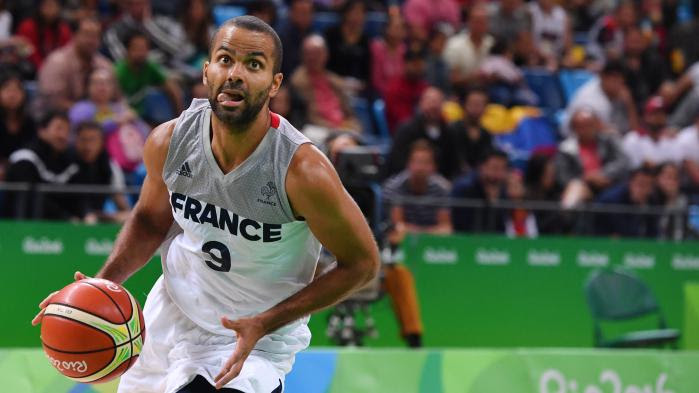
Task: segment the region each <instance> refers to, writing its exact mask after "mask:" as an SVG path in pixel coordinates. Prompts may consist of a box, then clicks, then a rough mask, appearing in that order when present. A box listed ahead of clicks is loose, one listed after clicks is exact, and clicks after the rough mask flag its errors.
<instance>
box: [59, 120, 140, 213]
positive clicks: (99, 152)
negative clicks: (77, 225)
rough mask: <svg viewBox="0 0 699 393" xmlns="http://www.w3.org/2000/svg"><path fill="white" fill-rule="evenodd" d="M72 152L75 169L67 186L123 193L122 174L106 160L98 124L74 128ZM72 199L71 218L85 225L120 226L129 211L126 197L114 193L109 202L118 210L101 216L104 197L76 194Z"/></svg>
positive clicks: (81, 125) (101, 195)
mask: <svg viewBox="0 0 699 393" xmlns="http://www.w3.org/2000/svg"><path fill="white" fill-rule="evenodd" d="M75 152H76V159H77V164H78V168H79V169H78V171H77V173H76V174H75V175H74V176H73V177H71V179H70V182H71V183H73V184H90V185H104V186H112V187H114V188H115V189H122V190H123V188H124V186H125V182H124V174H123V172H122V171H121V169H120V168H119V166H118V165H116V163H114V162H112V161H111V160H110V159H109V156H108V155H107V151H106V150H105V149H104V137H103V135H102V128H101V127H100V125H99V124H98V123H95V122H84V123H80V124H79V125H78V126H77V129H76V130H75ZM75 199H76V200H75V202H74V206H73V208H74V210H75V214H76V215H77V216H78V217H79V218H80V219H82V220H83V221H84V222H86V223H89V224H94V223H96V222H97V221H118V222H123V221H124V220H125V219H126V216H127V214H128V211H129V210H130V207H129V204H128V202H127V200H126V196H125V195H124V194H123V193H121V192H118V191H116V192H115V193H114V194H112V199H113V200H114V203H115V204H116V206H117V208H118V209H119V210H118V212H117V213H115V214H105V213H103V207H104V202H105V200H106V199H107V194H79V195H78V196H77V197H76V198H75Z"/></svg>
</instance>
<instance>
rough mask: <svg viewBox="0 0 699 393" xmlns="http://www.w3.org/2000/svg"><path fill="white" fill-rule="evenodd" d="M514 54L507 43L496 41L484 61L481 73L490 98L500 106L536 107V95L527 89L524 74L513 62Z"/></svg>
mask: <svg viewBox="0 0 699 393" xmlns="http://www.w3.org/2000/svg"><path fill="white" fill-rule="evenodd" d="M513 56H514V53H513V51H512V48H511V47H510V45H509V44H508V43H507V42H504V41H496V42H495V44H494V45H493V47H492V48H491V49H490V54H489V55H488V57H486V58H485V60H483V63H481V66H480V73H481V74H482V75H483V80H484V81H487V83H488V86H489V90H490V97H491V99H492V100H493V101H494V102H495V103H498V104H501V105H504V106H507V107H510V106H513V105H530V106H535V105H536V104H537V103H538V99H537V98H536V95H535V94H534V93H533V92H532V91H531V90H530V89H529V88H528V87H527V85H526V83H525V81H524V74H523V73H522V70H520V69H519V68H518V67H517V66H516V65H515V63H514V62H513V61H512V59H513Z"/></svg>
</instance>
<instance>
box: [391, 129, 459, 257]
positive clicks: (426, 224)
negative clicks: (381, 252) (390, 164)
mask: <svg viewBox="0 0 699 393" xmlns="http://www.w3.org/2000/svg"><path fill="white" fill-rule="evenodd" d="M449 188H450V186H449V181H448V180H447V179H445V178H444V177H442V176H441V175H439V174H437V173H436V165H435V154H434V150H433V149H432V145H431V144H430V142H428V141H426V140H424V139H420V140H417V141H415V142H414V143H413V144H412V145H411V146H410V151H409V154H408V161H407V165H406V167H405V169H404V170H403V171H401V172H400V173H399V174H397V175H395V176H393V177H391V178H390V179H388V180H387V181H386V183H385V184H384V198H385V199H386V201H387V203H388V205H389V206H390V213H389V216H390V218H391V225H392V229H391V231H390V232H389V234H388V239H389V242H390V243H391V244H393V245H399V244H400V243H401V242H402V241H403V238H404V237H405V235H406V234H408V233H433V234H449V233H451V218H450V214H449V209H448V208H446V207H444V206H441V205H439V204H417V203H410V202H401V201H400V197H448V196H449Z"/></svg>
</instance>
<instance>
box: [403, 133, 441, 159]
mask: <svg viewBox="0 0 699 393" xmlns="http://www.w3.org/2000/svg"><path fill="white" fill-rule="evenodd" d="M417 151H427V152H429V153H430V154H431V155H432V159H433V160H434V159H435V151H434V147H433V146H432V144H431V143H430V142H429V141H428V140H427V139H424V138H421V139H418V140H416V141H415V142H413V143H412V144H411V145H410V154H408V159H410V158H411V157H412V156H413V154H415V152H417Z"/></svg>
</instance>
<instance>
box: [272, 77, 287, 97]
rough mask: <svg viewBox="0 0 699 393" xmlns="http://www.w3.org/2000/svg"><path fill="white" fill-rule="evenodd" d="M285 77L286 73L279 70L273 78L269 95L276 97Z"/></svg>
mask: <svg viewBox="0 0 699 393" xmlns="http://www.w3.org/2000/svg"><path fill="white" fill-rule="evenodd" d="M283 79H284V74H282V73H281V72H277V73H276V74H274V77H273V78H272V86H271V87H270V88H269V97H270V98H274V97H275V96H276V95H277V92H279V88H280V87H282V80H283Z"/></svg>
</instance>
